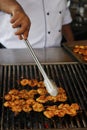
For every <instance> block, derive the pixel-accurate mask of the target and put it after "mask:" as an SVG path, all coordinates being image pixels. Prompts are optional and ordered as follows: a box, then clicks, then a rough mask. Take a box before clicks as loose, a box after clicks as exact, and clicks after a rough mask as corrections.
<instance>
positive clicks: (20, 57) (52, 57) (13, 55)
mask: <svg viewBox="0 0 87 130" xmlns="http://www.w3.org/2000/svg"><path fill="white" fill-rule="evenodd" d="M34 50H35V53H36V55H37V57H38V58H39V60H40V62H41V63H45V64H48V63H51V64H52V63H53V64H55V63H64V62H75V61H76V60H75V58H73V57H72V56H71V55H69V54H68V53H67V52H66V51H65V50H64V49H63V48H62V47H59V48H43V49H34ZM0 64H1V65H2V64H10V65H11V64H34V60H33V58H32V56H31V55H29V54H28V53H27V49H0Z"/></svg>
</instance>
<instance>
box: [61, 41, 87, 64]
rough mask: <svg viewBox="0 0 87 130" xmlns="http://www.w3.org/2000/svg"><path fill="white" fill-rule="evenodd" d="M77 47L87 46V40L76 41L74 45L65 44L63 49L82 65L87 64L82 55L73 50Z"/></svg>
mask: <svg viewBox="0 0 87 130" xmlns="http://www.w3.org/2000/svg"><path fill="white" fill-rule="evenodd" d="M75 45H87V40H84V41H74V42H72V43H64V44H63V47H64V48H65V49H66V50H67V51H68V52H69V53H70V54H71V55H72V56H74V57H75V58H76V59H77V60H78V61H79V62H80V63H87V61H85V60H84V59H83V55H80V54H78V53H74V52H73V49H74V47H75Z"/></svg>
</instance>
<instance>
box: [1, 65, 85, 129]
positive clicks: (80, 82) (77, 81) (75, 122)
mask: <svg viewBox="0 0 87 130" xmlns="http://www.w3.org/2000/svg"><path fill="white" fill-rule="evenodd" d="M43 68H44V70H45V71H46V73H47V75H48V76H49V77H50V78H51V79H53V80H54V81H55V82H56V84H57V86H62V87H63V88H64V89H65V91H66V93H67V97H68V100H67V103H74V102H75V103H78V104H79V105H80V106H81V111H80V112H79V113H78V114H77V116H75V117H70V116H64V117H62V118H59V117H54V118H52V119H48V118H46V117H45V116H44V115H43V114H42V113H41V112H40V113H38V112H31V113H24V112H22V113H20V114H19V115H17V116H15V115H14V113H13V112H12V111H11V110H9V109H7V108H5V107H4V106H3V102H4V98H3V97H4V95H5V94H6V93H7V92H8V91H9V90H10V89H12V88H16V89H18V88H19V85H18V82H17V81H18V80H20V78H29V79H32V78H35V79H37V80H43V77H42V75H41V73H40V72H39V70H38V68H37V66H36V65H2V66H0V82H1V86H0V95H1V97H0V109H1V110H0V130H29V129H35V130H39V129H44V130H45V129H53V130H56V129H60V130H61V129H64V130H65V129H67V130H68V129H69V130H72V129H74V130H75V129H76V130H77V129H78V130H83V129H85V130H87V65H86V64H77V63H73V64H72V63H71V64H51V65H50V64H43Z"/></svg>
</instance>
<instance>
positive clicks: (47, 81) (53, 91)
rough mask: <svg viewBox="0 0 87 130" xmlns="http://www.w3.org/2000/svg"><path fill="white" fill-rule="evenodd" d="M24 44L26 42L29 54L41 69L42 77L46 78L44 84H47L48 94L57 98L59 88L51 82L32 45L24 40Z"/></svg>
mask: <svg viewBox="0 0 87 130" xmlns="http://www.w3.org/2000/svg"><path fill="white" fill-rule="evenodd" d="M24 42H25V44H26V46H27V48H28V49H29V53H31V55H32V57H33V59H34V61H35V63H36V65H37V66H38V68H39V70H40V72H41V74H42V76H43V77H44V84H45V87H46V89H47V91H48V93H50V95H52V96H56V95H57V94H58V88H57V86H56V84H55V82H53V81H52V80H50V79H49V78H48V76H47V75H46V73H45V71H44V69H43V67H42V65H41V63H40V61H39V60H38V58H37V56H36V54H35V52H34V50H33V48H32V46H31V44H30V43H29V41H28V40H24Z"/></svg>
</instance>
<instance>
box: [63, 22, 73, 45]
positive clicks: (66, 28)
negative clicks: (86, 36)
mask: <svg viewBox="0 0 87 130" xmlns="http://www.w3.org/2000/svg"><path fill="white" fill-rule="evenodd" d="M62 34H63V36H64V38H65V39H66V41H67V42H72V41H74V35H73V32H72V29H71V26H70V24H66V25H63V27H62Z"/></svg>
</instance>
